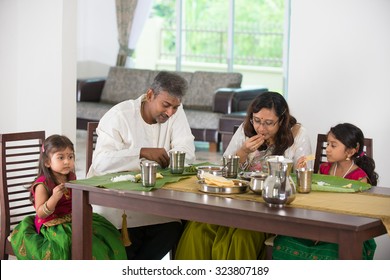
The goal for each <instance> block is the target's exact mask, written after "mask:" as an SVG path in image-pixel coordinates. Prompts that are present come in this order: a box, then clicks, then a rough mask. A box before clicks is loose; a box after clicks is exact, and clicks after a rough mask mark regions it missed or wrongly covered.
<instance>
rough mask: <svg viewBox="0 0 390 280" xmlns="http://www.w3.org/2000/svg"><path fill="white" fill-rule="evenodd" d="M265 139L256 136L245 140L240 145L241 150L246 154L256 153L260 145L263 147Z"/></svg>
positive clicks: (261, 136)
mask: <svg viewBox="0 0 390 280" xmlns="http://www.w3.org/2000/svg"><path fill="white" fill-rule="evenodd" d="M264 141H265V139H264V135H262V134H257V135H255V136H252V137H251V138H249V139H247V140H246V141H245V142H244V144H243V145H242V147H241V149H242V150H243V151H244V152H245V153H246V154H250V153H253V152H254V151H256V150H257V149H258V148H259V147H260V146H261V145H263V143H264Z"/></svg>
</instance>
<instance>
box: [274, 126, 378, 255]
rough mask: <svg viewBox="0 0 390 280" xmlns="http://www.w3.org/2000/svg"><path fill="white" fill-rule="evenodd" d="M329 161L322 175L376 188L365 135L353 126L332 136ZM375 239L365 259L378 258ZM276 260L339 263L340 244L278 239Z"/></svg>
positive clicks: (365, 248) (336, 128)
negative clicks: (367, 153)
mask: <svg viewBox="0 0 390 280" xmlns="http://www.w3.org/2000/svg"><path fill="white" fill-rule="evenodd" d="M327 140H328V145H327V147H326V157H327V159H328V162H325V163H322V164H321V165H320V173H321V174H326V175H333V176H338V177H342V178H345V179H350V180H358V181H361V182H366V183H369V184H371V185H372V186H376V184H377V182H378V174H377V173H376V172H375V162H374V160H373V159H372V158H370V157H368V156H367V155H366V154H365V153H364V151H363V147H364V135H363V132H362V131H361V130H360V128H358V127H356V126H355V125H353V124H350V123H342V124H338V125H336V126H334V127H332V128H331V129H330V131H329V132H328V138H327ZM375 249H376V243H375V240H374V239H371V240H367V241H365V242H364V243H363V252H362V257H363V259H366V260H369V259H371V260H372V259H373V258H374V252H375ZM272 258H273V259H279V260H283V259H284V260H286V259H295V260H313V259H329V260H331V259H333V260H334V259H338V244H335V243H328V242H320V241H313V240H308V239H302V238H294V237H289V236H283V235H278V236H276V238H275V240H274V246H273V254H272Z"/></svg>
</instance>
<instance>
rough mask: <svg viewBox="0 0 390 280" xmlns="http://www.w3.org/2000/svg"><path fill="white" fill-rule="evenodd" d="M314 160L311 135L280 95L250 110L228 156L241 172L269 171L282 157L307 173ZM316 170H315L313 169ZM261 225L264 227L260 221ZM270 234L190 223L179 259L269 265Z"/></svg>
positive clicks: (258, 99) (260, 99) (261, 99)
mask: <svg viewBox="0 0 390 280" xmlns="http://www.w3.org/2000/svg"><path fill="white" fill-rule="evenodd" d="M310 154H311V143H310V139H309V136H308V134H307V132H306V129H305V128H304V127H303V126H302V125H300V124H299V123H298V122H297V120H296V119H295V118H294V117H293V116H291V115H290V110H289V108H288V104H287V102H286V100H285V99H284V97H283V96H282V95H281V94H279V93H277V92H265V93H263V94H261V95H260V96H258V97H256V98H255V99H254V100H253V101H252V103H251V104H250V105H249V108H248V110H247V116H246V119H245V120H244V122H243V123H242V124H241V125H240V127H239V128H238V129H237V131H236V132H235V134H234V135H233V137H232V140H231V141H230V143H229V145H228V147H227V149H226V151H225V153H224V155H238V156H239V157H240V165H241V169H242V170H245V171H265V172H266V170H265V168H266V164H265V162H266V161H265V158H266V157H267V156H270V155H283V156H285V157H287V158H290V159H292V160H293V161H294V167H295V168H300V167H305V166H306V164H309V165H310V164H311V162H309V163H306V160H305V156H307V155H310ZM308 167H311V166H308ZM259 222H261V221H259ZM267 238H268V234H266V233H262V232H255V231H249V230H244V229H238V228H229V227H224V226H218V225H211V224H206V223H199V222H188V223H187V224H186V227H185V230H184V232H183V235H182V237H181V239H180V242H179V244H178V248H177V251H176V256H175V257H176V259H187V260H188V259H198V260H199V259H215V260H222V259H235V260H242V259H264V257H265V245H264V241H265V240H266V239H267Z"/></svg>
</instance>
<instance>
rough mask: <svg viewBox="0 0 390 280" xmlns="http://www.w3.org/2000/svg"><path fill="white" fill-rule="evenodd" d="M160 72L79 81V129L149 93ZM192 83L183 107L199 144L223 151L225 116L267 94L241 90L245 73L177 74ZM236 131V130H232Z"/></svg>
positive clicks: (118, 71)
mask: <svg viewBox="0 0 390 280" xmlns="http://www.w3.org/2000/svg"><path fill="white" fill-rule="evenodd" d="M158 72H159V71H158V70H146V69H134V68H124V67H116V66H114V67H111V68H110V70H109V72H108V75H107V77H100V78H88V79H78V80H77V129H86V128H87V123H88V122H90V121H99V120H100V118H101V117H102V116H103V115H104V114H105V113H106V112H107V111H108V110H109V109H110V108H111V107H112V106H114V105H115V104H117V103H119V102H122V101H124V100H127V99H136V98H137V97H139V96H140V95H141V94H143V93H145V92H146V90H147V89H148V87H149V86H150V85H151V83H152V81H153V79H154V77H155V76H156V75H157V73H158ZM174 72H176V73H177V74H179V75H180V76H182V77H183V78H185V79H186V80H187V81H188V91H187V93H186V94H185V96H184V98H183V100H182V103H183V106H184V111H185V112H186V115H187V118H188V122H189V124H190V127H191V130H192V133H193V135H194V137H195V141H206V142H209V144H210V145H209V149H210V151H219V150H220V143H221V136H220V134H219V132H218V127H219V119H220V117H221V116H223V115H226V114H230V113H233V112H238V111H243V112H245V111H246V109H247V106H248V105H249V103H250V102H251V100H252V99H253V98H254V97H256V96H257V95H259V94H261V93H263V92H265V91H267V88H265V87H263V86H259V87H252V88H241V82H242V74H241V73H232V72H229V73H226V72H206V71H196V72H184V71H174ZM232 129H233V128H232Z"/></svg>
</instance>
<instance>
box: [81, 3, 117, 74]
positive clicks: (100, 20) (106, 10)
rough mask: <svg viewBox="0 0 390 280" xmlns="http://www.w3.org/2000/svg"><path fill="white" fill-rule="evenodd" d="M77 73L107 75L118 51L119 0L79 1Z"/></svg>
mask: <svg viewBox="0 0 390 280" xmlns="http://www.w3.org/2000/svg"><path fill="white" fill-rule="evenodd" d="M77 4H78V21H79V22H78V29H77V39H78V40H77V61H78V63H77V75H78V77H79V78H87V77H99V76H106V75H107V73H108V70H109V67H110V66H112V65H115V63H116V55H117V53H118V48H119V44H118V39H117V37H118V32H117V25H116V13H115V0H78V3H77Z"/></svg>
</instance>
